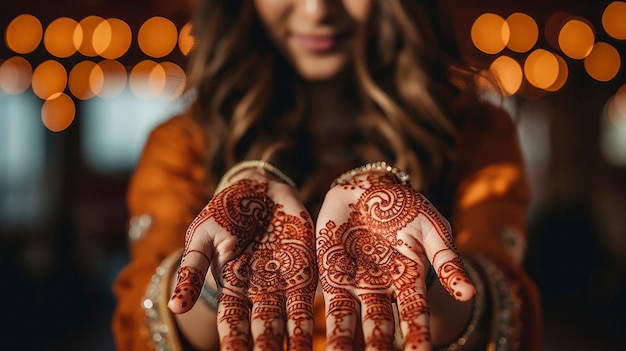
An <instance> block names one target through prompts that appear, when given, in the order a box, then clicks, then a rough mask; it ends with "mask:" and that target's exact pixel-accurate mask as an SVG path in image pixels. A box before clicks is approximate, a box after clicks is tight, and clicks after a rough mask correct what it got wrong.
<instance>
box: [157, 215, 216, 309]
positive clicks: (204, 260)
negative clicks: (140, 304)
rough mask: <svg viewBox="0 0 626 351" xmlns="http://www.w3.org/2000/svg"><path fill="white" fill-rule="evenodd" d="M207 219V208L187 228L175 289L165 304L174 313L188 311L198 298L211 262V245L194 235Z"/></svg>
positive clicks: (208, 216) (202, 237)
mask: <svg viewBox="0 0 626 351" xmlns="http://www.w3.org/2000/svg"><path fill="white" fill-rule="evenodd" d="M209 218H210V211H209V209H208V206H207V207H205V208H204V209H203V210H202V211H201V212H200V214H198V216H196V218H194V220H193V221H192V222H191V224H190V225H189V227H188V228H187V232H186V234H185V251H184V253H183V257H182V261H181V264H180V268H179V269H178V276H177V278H176V287H175V288H174V292H173V294H172V296H171V297H170V300H169V302H168V304H167V306H168V307H169V309H170V310H171V311H172V312H174V313H184V312H187V311H189V310H190V309H191V308H192V307H193V305H194V304H195V303H196V301H197V300H198V297H199V296H200V291H201V290H202V284H204V277H205V276H206V273H207V271H208V269H209V263H210V262H211V256H212V243H211V241H209V240H206V239H205V237H206V235H196V233H197V232H199V228H200V227H201V226H202V225H203V224H204V223H205V222H206V221H207V220H208V219H209ZM202 234H206V233H202Z"/></svg>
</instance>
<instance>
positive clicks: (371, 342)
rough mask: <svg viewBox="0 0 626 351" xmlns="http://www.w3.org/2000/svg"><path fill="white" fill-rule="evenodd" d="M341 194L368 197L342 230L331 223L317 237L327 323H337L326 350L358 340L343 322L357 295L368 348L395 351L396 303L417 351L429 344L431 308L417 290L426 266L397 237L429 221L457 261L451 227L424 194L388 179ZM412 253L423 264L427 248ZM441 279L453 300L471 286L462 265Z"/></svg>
mask: <svg viewBox="0 0 626 351" xmlns="http://www.w3.org/2000/svg"><path fill="white" fill-rule="evenodd" d="M340 186H342V187H343V189H344V190H346V191H355V190H356V191H358V190H362V193H361V195H360V196H359V198H358V199H357V201H356V202H355V203H352V204H349V205H348V206H349V208H350V209H351V212H350V213H349V215H348V219H347V221H346V222H345V223H342V224H341V225H337V224H336V223H335V222H333V221H328V222H327V223H326V225H325V226H324V227H323V228H320V229H319V230H318V235H317V240H316V244H317V255H318V266H319V273H320V282H321V285H322V288H323V290H324V292H325V294H327V295H329V296H330V298H331V299H330V301H329V305H328V306H329V308H328V311H327V317H328V318H332V320H333V321H334V323H335V325H334V326H333V327H332V328H331V329H330V330H329V332H328V337H327V342H328V343H329V345H333V346H336V347H335V349H342V348H343V349H350V348H351V347H352V342H353V335H354V332H353V331H351V330H346V328H349V325H350V324H349V323H345V320H346V318H350V316H354V315H357V313H358V312H357V311H356V307H355V304H354V300H351V299H354V298H355V297H354V296H353V295H351V293H349V292H359V295H358V300H359V301H361V302H362V305H363V306H364V310H363V311H361V314H362V320H363V327H364V330H365V331H367V333H366V335H365V338H366V343H367V345H368V347H370V346H371V347H373V348H376V349H390V347H391V345H392V344H393V322H392V321H393V312H392V310H391V307H390V306H391V298H394V297H395V299H396V300H397V303H398V308H399V314H400V320H401V322H402V323H403V325H404V326H405V327H406V328H407V329H406V333H405V345H410V347H412V348H419V347H420V345H421V344H423V343H429V342H430V331H429V321H428V313H429V311H428V306H427V302H426V298H425V295H424V293H423V292H421V290H418V289H422V288H423V287H422V288H420V287H421V286H422V285H421V284H420V281H421V280H422V279H423V272H424V266H423V263H422V262H420V261H418V260H416V259H414V258H409V257H407V256H405V255H404V254H403V253H401V252H400V251H398V248H399V247H402V246H406V245H405V244H404V242H403V240H401V239H400V238H399V237H398V233H399V232H401V231H402V230H403V229H405V228H406V227H407V226H409V225H410V224H411V223H412V222H414V221H415V220H416V219H417V218H418V217H419V216H420V215H423V216H424V217H425V218H426V219H427V220H429V221H430V222H431V224H432V226H434V227H435V228H437V230H436V232H437V234H438V235H439V237H440V239H441V240H440V241H441V242H443V243H444V246H445V247H446V248H447V249H446V250H451V251H452V252H453V253H454V254H456V248H455V247H454V242H453V238H452V235H451V233H450V230H449V226H448V224H447V223H446V222H445V220H444V219H443V218H442V217H441V215H439V213H438V212H437V211H436V210H435V209H434V208H433V207H432V205H431V204H430V203H429V202H428V200H427V199H426V198H424V197H423V196H422V195H421V194H419V193H418V192H417V191H415V190H413V189H411V188H409V187H406V186H402V185H399V184H397V180H395V179H393V178H392V177H390V176H388V175H385V174H384V173H380V172H374V173H371V174H369V175H368V176H367V179H366V180H364V177H355V178H352V179H350V180H348V181H345V182H342V183H341V184H340ZM419 240H420V242H421V240H422V239H419ZM413 250H416V253H417V254H418V255H419V256H421V255H423V254H425V251H424V248H423V246H422V245H420V247H413ZM454 256H455V257H456V255H454ZM439 275H440V277H443V278H445V279H443V280H445V281H446V282H448V283H447V284H446V285H447V286H448V287H450V289H449V291H451V292H453V291H455V290H454V286H456V285H457V284H458V283H459V282H460V280H461V279H465V280H466V278H465V275H464V274H463V269H462V265H461V261H460V260H459V259H458V258H456V259H455V260H451V261H450V262H446V263H445V264H444V265H443V266H441V268H440V270H439ZM346 295H347V297H346ZM456 296H458V292H457V294H456ZM390 323H391V327H390ZM333 328H334V329H333Z"/></svg>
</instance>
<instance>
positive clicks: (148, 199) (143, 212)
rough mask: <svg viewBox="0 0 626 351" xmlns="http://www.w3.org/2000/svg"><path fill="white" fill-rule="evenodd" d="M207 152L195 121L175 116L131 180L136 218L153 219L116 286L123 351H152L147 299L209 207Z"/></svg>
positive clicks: (116, 322)
mask: <svg viewBox="0 0 626 351" xmlns="http://www.w3.org/2000/svg"><path fill="white" fill-rule="evenodd" d="M203 149H204V147H203V138H202V135H201V132H200V128H198V126H197V125H195V123H194V122H193V121H192V120H191V118H190V117H189V116H186V115H184V116H178V117H174V118H172V119H170V120H168V121H166V122H165V123H163V124H161V125H160V126H158V127H157V128H155V129H154V130H153V131H152V133H151V134H150V136H149V138H148V141H147V143H146V145H145V148H144V150H143V153H142V156H141V159H140V161H139V163H138V165H137V168H136V170H135V172H134V173H133V176H132V178H131V180H130V183H129V188H128V192H127V203H128V209H129V212H130V213H129V214H130V217H131V218H137V217H138V216H144V218H150V220H149V226H148V227H147V228H144V229H143V230H142V233H141V235H140V237H139V238H136V239H135V240H133V241H132V242H131V244H130V262H129V264H128V265H127V266H126V267H125V268H124V269H123V270H122V271H121V273H120V274H119V276H118V277H117V279H116V281H115V283H114V286H113V290H114V293H115V295H116V298H117V306H116V309H115V312H114V316H113V325H112V328H113V334H114V337H115V340H116V344H117V349H118V350H120V351H125V350H132V351H138V350H146V349H151V348H152V346H151V343H150V335H149V333H148V330H147V328H146V320H145V312H144V310H143V309H142V307H141V303H142V298H143V296H144V295H145V294H146V289H147V287H148V284H149V282H150V280H151V278H152V276H153V274H154V273H155V271H156V269H157V267H158V266H159V264H160V263H161V262H162V261H163V260H164V259H165V258H166V257H168V256H169V255H170V254H172V253H173V252H175V251H176V250H179V249H181V248H182V247H183V246H184V236H185V231H186V228H187V226H188V224H189V223H191V221H192V220H193V218H194V217H195V216H196V214H197V213H198V212H199V211H200V210H201V209H202V207H203V206H204V205H205V201H206V200H207V194H206V190H205V187H204V186H203V182H204V174H205V173H204V163H203V153H202V152H203ZM148 216H149V217H148Z"/></svg>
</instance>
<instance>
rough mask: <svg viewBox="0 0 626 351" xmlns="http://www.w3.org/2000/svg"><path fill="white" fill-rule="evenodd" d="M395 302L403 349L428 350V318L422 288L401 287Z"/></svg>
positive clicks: (429, 344)
mask: <svg viewBox="0 0 626 351" xmlns="http://www.w3.org/2000/svg"><path fill="white" fill-rule="evenodd" d="M418 286H422V287H423V285H418ZM396 302H397V304H398V314H399V318H400V327H401V328H402V335H404V349H405V350H430V349H431V348H432V346H431V343H430V318H429V314H428V304H427V301H426V297H425V293H424V290H423V289H420V288H419V287H411V288H403V289H402V290H400V291H399V292H398V294H397V297H396Z"/></svg>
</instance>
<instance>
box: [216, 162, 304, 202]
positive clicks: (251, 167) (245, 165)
mask: <svg viewBox="0 0 626 351" xmlns="http://www.w3.org/2000/svg"><path fill="white" fill-rule="evenodd" d="M246 175H248V176H253V177H255V176H256V177H259V176H264V177H266V178H267V177H270V178H272V179H275V180H278V181H281V182H283V183H285V184H287V185H289V186H291V187H292V188H294V189H295V188H296V184H295V182H294V181H293V180H291V178H289V177H288V176H287V175H286V174H285V173H283V172H282V171H281V170H280V169H278V168H277V167H276V166H274V165H272V164H270V163H269V162H265V161H262V160H246V161H241V162H239V163H237V164H235V165H234V166H233V167H232V168H231V169H229V170H228V171H227V172H226V173H225V174H224V176H222V179H220V181H219V183H218V184H217V187H216V188H215V194H217V193H219V192H220V191H222V190H224V188H226V187H227V186H228V185H229V184H232V183H233V182H234V181H235V180H240V179H245V178H246V177H245V176H246ZM252 179H254V178H252Z"/></svg>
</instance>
